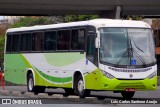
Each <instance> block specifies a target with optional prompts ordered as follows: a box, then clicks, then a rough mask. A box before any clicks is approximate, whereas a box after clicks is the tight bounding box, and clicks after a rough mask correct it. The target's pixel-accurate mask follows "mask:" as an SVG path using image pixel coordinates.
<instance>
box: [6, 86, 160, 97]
mask: <svg viewBox="0 0 160 107" xmlns="http://www.w3.org/2000/svg"><path fill="white" fill-rule="evenodd" d="M5 90H10V91H22V92H27V87H26V86H5ZM45 92H46V93H58V94H63V93H64V90H63V89H46V90H45ZM91 96H95V97H105V98H113V99H120V98H122V96H121V94H120V93H113V92H112V91H100V92H95V91H93V92H91ZM133 98H134V99H147V98H160V86H159V87H158V89H157V90H155V91H136V93H135V95H134V97H133Z"/></svg>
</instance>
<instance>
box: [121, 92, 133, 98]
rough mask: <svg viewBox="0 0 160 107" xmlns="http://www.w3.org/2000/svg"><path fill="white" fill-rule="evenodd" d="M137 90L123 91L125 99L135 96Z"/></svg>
mask: <svg viewBox="0 0 160 107" xmlns="http://www.w3.org/2000/svg"><path fill="white" fill-rule="evenodd" d="M134 93H135V91H133V92H127V91H122V92H121V94H122V96H123V98H124V99H131V98H132V97H133V96H134Z"/></svg>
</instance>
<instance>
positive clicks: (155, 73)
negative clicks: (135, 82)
mask: <svg viewBox="0 0 160 107" xmlns="http://www.w3.org/2000/svg"><path fill="white" fill-rule="evenodd" d="M156 75H157V72H156V71H155V72H153V73H152V74H150V75H149V76H148V77H147V78H149V79H152V78H153V77H155V76H156Z"/></svg>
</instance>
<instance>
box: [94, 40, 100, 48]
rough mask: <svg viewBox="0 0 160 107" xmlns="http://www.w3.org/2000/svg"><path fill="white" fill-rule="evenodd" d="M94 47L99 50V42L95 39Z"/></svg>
mask: <svg viewBox="0 0 160 107" xmlns="http://www.w3.org/2000/svg"><path fill="white" fill-rule="evenodd" d="M95 47H96V48H100V41H99V39H98V38H96V39H95Z"/></svg>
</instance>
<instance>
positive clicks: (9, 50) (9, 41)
mask: <svg viewBox="0 0 160 107" xmlns="http://www.w3.org/2000/svg"><path fill="white" fill-rule="evenodd" d="M11 48H12V35H7V46H6V52H11Z"/></svg>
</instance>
